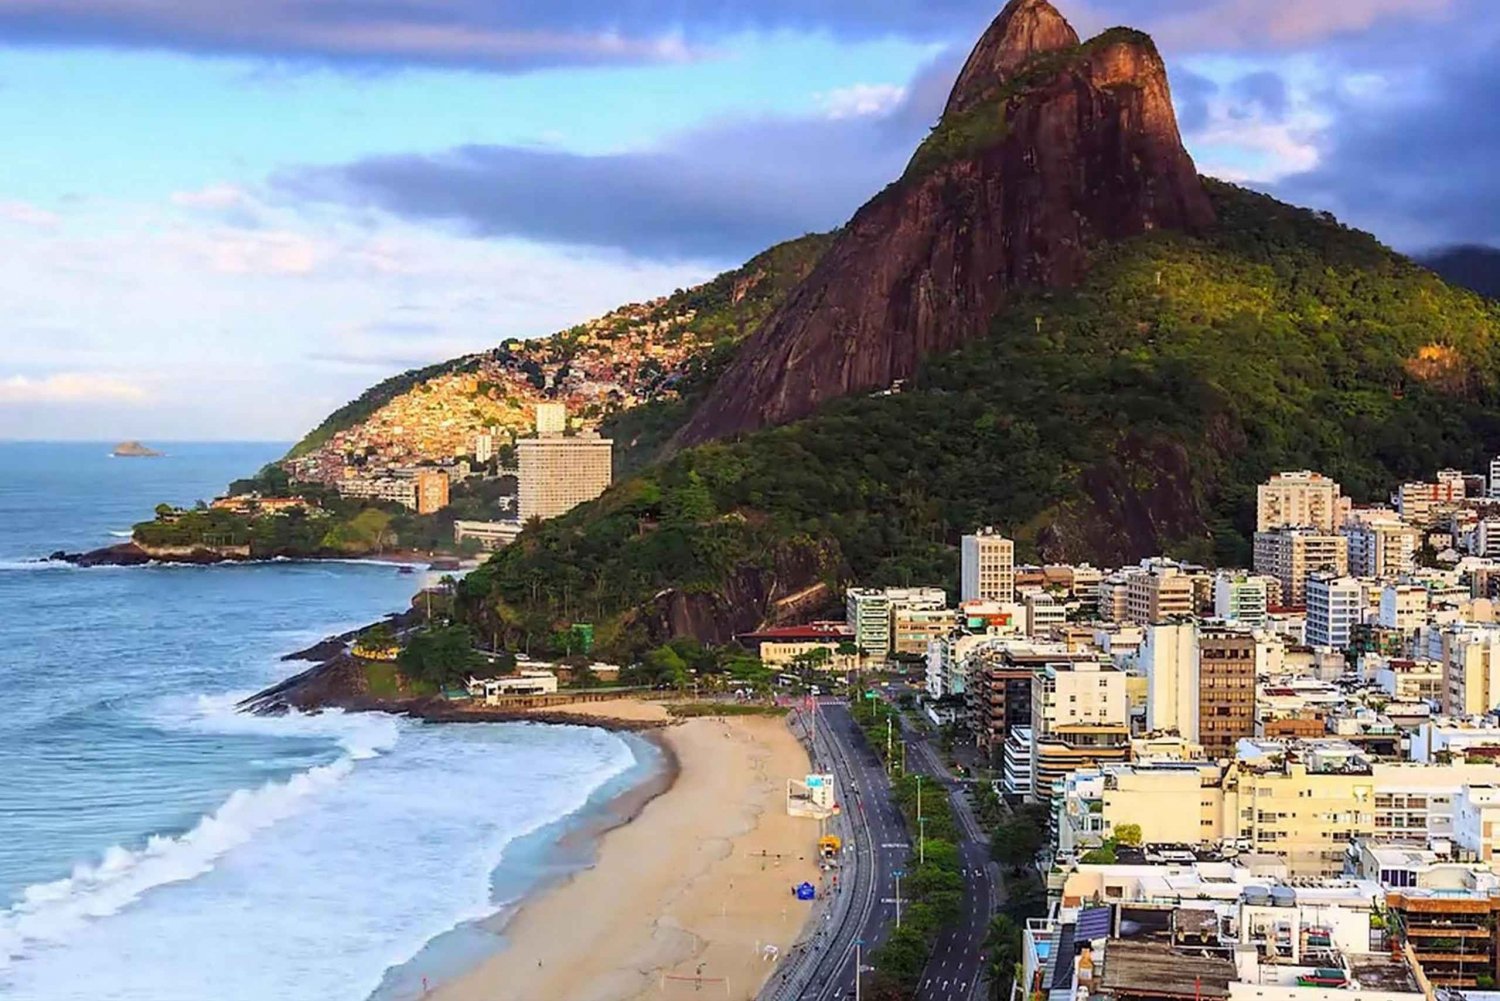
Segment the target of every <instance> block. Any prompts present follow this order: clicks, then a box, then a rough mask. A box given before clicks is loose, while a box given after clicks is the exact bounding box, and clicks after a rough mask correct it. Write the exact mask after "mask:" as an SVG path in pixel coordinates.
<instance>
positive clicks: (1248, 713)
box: [1184, 626, 1260, 758]
mask: <svg viewBox="0 0 1500 1001" xmlns="http://www.w3.org/2000/svg"><path fill="white" fill-rule="evenodd" d="M1197 646H1198V659H1197V684H1196V685H1195V686H1194V687H1195V689H1196V693H1195V694H1196V695H1197V699H1198V711H1197V718H1198V727H1197V732H1196V733H1192V734H1184V736H1188V737H1190V739H1192V740H1193V741H1195V742H1196V743H1199V744H1201V745H1203V751H1204V753H1205V754H1206V755H1207V756H1208V757H1210V758H1227V757H1231V756H1232V755H1233V754H1234V749H1235V745H1236V744H1238V742H1239V741H1240V739H1241V738H1243V737H1251V736H1254V734H1255V677H1256V665H1257V664H1258V662H1259V658H1258V653H1259V650H1260V647H1259V644H1258V642H1257V640H1256V638H1255V637H1254V636H1253V635H1252V634H1250V633H1249V632H1246V631H1243V630H1237V629H1224V628H1218V627H1211V626H1205V627H1202V628H1200V629H1199V632H1198V638H1197Z"/></svg>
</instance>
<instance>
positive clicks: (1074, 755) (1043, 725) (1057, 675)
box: [1031, 659, 1130, 802]
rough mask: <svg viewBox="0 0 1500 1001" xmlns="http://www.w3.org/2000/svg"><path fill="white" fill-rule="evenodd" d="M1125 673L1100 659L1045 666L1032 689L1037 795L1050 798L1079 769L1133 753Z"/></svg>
mask: <svg viewBox="0 0 1500 1001" xmlns="http://www.w3.org/2000/svg"><path fill="white" fill-rule="evenodd" d="M1128 712H1129V710H1128V708H1127V702H1126V694H1125V674H1124V672H1122V671H1120V670H1119V669H1117V668H1116V667H1114V666H1113V665H1112V664H1102V663H1099V662H1098V661H1094V660H1084V659H1080V660H1075V661H1071V662H1054V663H1048V664H1046V665H1045V666H1043V667H1042V668H1041V669H1040V670H1039V671H1038V672H1037V676H1036V683H1035V684H1034V685H1033V686H1032V689H1031V730H1032V733H1033V735H1034V738H1035V739H1034V740H1033V742H1032V749H1031V760H1032V769H1031V773H1032V777H1033V784H1034V795H1035V797H1036V798H1037V799H1038V800H1041V801H1043V802H1049V801H1050V800H1051V798H1052V794H1053V788H1054V786H1055V784H1056V783H1057V782H1058V781H1059V780H1060V779H1062V778H1064V777H1065V776H1067V775H1069V774H1072V773H1073V772H1074V771H1076V770H1077V769H1078V768H1081V767H1084V766H1086V765H1099V764H1105V763H1107V762H1112V761H1127V760H1129V758H1130V727H1129V723H1128V720H1129V715H1128Z"/></svg>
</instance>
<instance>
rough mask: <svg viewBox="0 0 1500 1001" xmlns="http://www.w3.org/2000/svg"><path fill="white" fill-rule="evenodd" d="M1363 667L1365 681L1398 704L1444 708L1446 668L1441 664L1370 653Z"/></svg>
mask: <svg viewBox="0 0 1500 1001" xmlns="http://www.w3.org/2000/svg"><path fill="white" fill-rule="evenodd" d="M1360 666H1361V670H1362V671H1363V673H1364V676H1365V679H1366V680H1368V681H1369V682H1370V683H1371V684H1373V685H1375V687H1377V688H1379V689H1380V690H1381V691H1383V692H1385V693H1386V694H1387V695H1389V696H1390V697H1391V699H1392V700H1394V701H1396V702H1430V703H1432V704H1433V705H1442V702H1443V665H1442V664H1441V663H1439V662H1438V661H1435V660H1410V659H1407V658H1398V657H1389V658H1388V657H1381V656H1379V655H1375V654H1366V655H1365V656H1364V657H1361V658H1360Z"/></svg>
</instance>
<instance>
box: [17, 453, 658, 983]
mask: <svg viewBox="0 0 1500 1001" xmlns="http://www.w3.org/2000/svg"><path fill="white" fill-rule="evenodd" d="M164 449H165V451H166V452H167V453H168V454H167V456H166V457H164V458H160V459H112V458H109V457H108V455H107V453H108V451H109V446H108V445H104V444H73V443H70V444H33V443H0V997H3V998H6V999H14V1001H65V999H67V1001H210V999H212V1001H270V999H276V1001H300V999H307V1001H312V999H318V1001H346V999H347V1001H364V999H366V998H370V997H372V996H375V997H377V998H379V999H381V1001H387V999H389V1001H397V999H401V998H409V997H416V996H418V995H419V994H420V993H421V983H422V979H423V977H432V978H434V980H435V979H436V978H438V977H441V976H443V975H445V974H446V973H450V972H452V971H453V970H454V969H456V968H457V967H458V966H461V965H462V964H464V963H466V962H471V961H473V960H475V959H476V958H478V957H477V954H478V953H479V952H481V951H483V950H484V949H486V948H493V947H494V946H495V944H496V941H495V939H494V936H493V935H492V934H491V933H490V932H489V931H488V930H487V929H488V928H489V926H490V924H491V922H488V921H486V920H485V919H487V918H490V917H491V916H492V915H494V914H495V912H496V911H497V909H498V908H500V907H501V905H504V904H506V903H509V902H513V901H514V900H515V899H516V898H517V897H518V896H520V895H521V894H523V893H524V892H526V891H527V890H528V889H530V888H533V887H535V886H537V885H538V884H539V881H541V880H542V879H544V878H546V877H548V876H551V875H555V874H556V873H557V872H558V867H559V866H560V865H564V864H578V863H579V862H580V861H581V860H580V859H572V860H560V859H559V857H558V856H557V854H556V852H554V851H552V850H551V846H552V845H553V844H554V843H555V842H557V841H558V840H559V836H560V835H561V834H562V833H565V832H566V831H568V830H570V829H573V828H575V827H578V826H581V825H585V824H590V823H596V822H597V820H596V819H593V814H592V813H591V811H592V812H593V813H597V812H598V811H599V810H602V809H604V804H606V803H607V801H608V800H609V798H610V797H611V796H612V795H614V793H616V792H618V791H619V790H621V789H623V788H626V787H628V786H629V785H630V784H632V783H634V782H637V781H639V780H641V779H642V778H643V777H644V776H645V775H646V774H648V773H649V772H650V771H651V770H652V769H653V768H655V767H657V766H658V765H659V762H658V761H654V760H653V759H652V754H653V751H652V750H651V749H650V748H649V745H646V744H644V742H641V741H637V740H635V739H634V738H629V737H621V736H617V735H614V734H609V733H606V732H603V731H600V730H595V729H589V728H583V727H576V728H575V727H547V726H539V725H530V724H486V725H464V726H447V727H444V726H436V725H428V724H422V723H416V722H412V721H408V720H401V719H396V718H393V717H386V716H378V715H349V714H343V713H327V714H322V715H320V716H301V717H288V718H257V717H249V716H245V715H243V714H240V713H237V712H235V711H234V706H235V703H236V702H237V701H238V700H239V699H241V698H243V697H244V696H245V695H248V694H250V693H252V692H254V691H256V690H258V689H259V688H261V687H263V686H265V685H267V684H269V683H271V682H274V681H277V680H279V679H280V678H282V677H285V676H286V675H288V674H290V673H292V672H294V671H296V670H298V669H300V667H301V666H305V665H300V666H299V665H297V664H288V663H282V662H281V661H280V660H279V658H280V656H281V655H282V654H285V653H289V652H291V651H293V650H297V649H299V648H301V647H303V646H306V645H308V644H310V643H312V642H314V641H316V640H318V639H320V638H322V637H323V636H326V635H329V634H331V633H336V632H341V631H343V630H345V629H348V628H351V627H354V626H357V625H361V624H364V623H366V622H370V621H373V620H374V619H376V618H378V617H380V616H381V615H383V614H385V613H387V612H392V611H396V610H398V609H400V608H402V607H404V606H405V605H406V604H407V602H408V601H409V599H410V596H411V593H412V592H413V591H414V590H415V587H416V586H417V584H418V583H419V582H420V581H421V579H422V578H421V577H419V576H410V575H406V576H403V575H400V574H398V573H397V571H396V569H395V568H393V567H391V566H385V565H378V564H372V563H360V562H352V561H351V562H339V563H323V562H320V563H274V564H262V565H250V566H219V567H185V566H161V567H141V568H96V569H77V568H73V567H69V566H66V565H57V564H51V563H45V562H42V563H38V562H36V560H37V558H38V557H44V556H46V555H47V554H48V553H50V552H52V551H54V550H57V549H67V550H69V551H76V550H82V549H87V548H93V547H97V546H102V545H108V544H110V543H111V542H113V541H118V539H120V538H122V537H124V536H126V535H128V532H129V529H130V526H131V524H132V522H134V521H137V520H140V519H141V518H144V517H149V513H150V511H151V509H152V508H153V507H154V506H155V505H156V504H157V503H159V502H161V501H168V502H172V503H179V504H181V503H190V502H192V501H194V500H196V499H199V498H208V497H211V496H213V495H214V494H215V493H217V492H220V491H222V490H223V488H224V486H225V484H227V483H228V482H229V480H230V479H232V478H234V477H236V476H241V475H245V474H247V473H249V472H252V471H253V470H255V469H257V468H258V467H259V466H260V465H262V464H263V463H264V462H266V461H267V460H269V459H272V458H274V457H276V456H277V455H279V454H281V452H282V451H283V450H284V446H282V445H277V444H233V445H224V444H211V445H210V444H170V445H167V446H164Z"/></svg>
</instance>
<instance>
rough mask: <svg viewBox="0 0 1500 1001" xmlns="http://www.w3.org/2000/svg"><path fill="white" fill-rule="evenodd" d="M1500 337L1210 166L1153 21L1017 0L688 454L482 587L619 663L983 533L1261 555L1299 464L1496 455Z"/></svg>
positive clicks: (1133, 552) (791, 607)
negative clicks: (1204, 165) (1211, 175)
mask: <svg viewBox="0 0 1500 1001" xmlns="http://www.w3.org/2000/svg"><path fill="white" fill-rule="evenodd" d="M1497 345H1500V305H1497V304H1496V303H1493V302H1489V301H1487V300H1485V299H1483V298H1481V297H1480V296H1478V295H1475V294H1473V293H1471V292H1468V291H1464V290H1461V289H1458V288H1454V287H1451V286H1449V285H1447V284H1445V283H1444V282H1443V281H1442V280H1441V279H1440V278H1439V277H1438V276H1437V275H1435V274H1433V273H1432V272H1431V271H1429V270H1427V269H1426V268H1423V267H1420V266H1418V265H1417V264H1414V263H1413V262H1411V261H1409V260H1407V259H1406V258H1404V257H1401V256H1400V255H1398V254H1396V253H1394V252H1392V251H1391V250H1389V249H1388V248H1386V247H1384V246H1382V245H1381V244H1380V243H1379V242H1378V241H1376V240H1375V239H1374V238H1373V237H1371V236H1370V235H1369V234H1365V233H1360V232H1357V231H1355V230H1351V229H1349V228H1347V227H1344V226H1341V225H1339V224H1338V222H1337V221H1336V220H1334V219H1333V218H1332V217H1331V216H1328V215H1327V214H1326V213H1317V212H1311V211H1307V210H1304V209H1298V208H1294V207H1292V206H1289V205H1285V204H1282V203H1280V202H1277V201H1275V200H1273V199H1271V198H1268V197H1266V196H1264V195H1259V194H1255V193H1253V192H1250V191H1246V190H1243V189H1240V188H1237V187H1234V186H1232V185H1226V184H1221V183H1218V182H1213V181H1205V180H1200V179H1199V178H1198V177H1197V175H1196V173H1195V172H1194V170H1193V166H1192V163H1191V161H1190V160H1188V158H1187V155H1186V154H1185V153H1184V152H1183V151H1182V148H1181V145H1180V143H1179V142H1178V139H1177V131H1176V127H1175V124H1174V123H1173V120H1172V114H1171V107H1170V105H1169V103H1168V95H1167V83H1166V76H1165V71H1164V70H1163V68H1162V65H1161V60H1160V58H1159V57H1158V56H1157V54H1156V50H1155V48H1154V46H1152V45H1151V43H1150V40H1149V39H1147V38H1146V37H1145V36H1142V35H1139V34H1138V33H1135V32H1132V31H1128V30H1125V29H1115V30H1113V31H1110V32H1106V33H1105V34H1104V35H1102V36H1100V37H1099V38H1097V39H1094V40H1092V41H1089V42H1085V43H1078V42H1077V39H1076V37H1075V36H1074V35H1073V33H1072V31H1071V29H1070V28H1068V27H1067V25H1066V22H1064V21H1063V20H1062V19H1061V17H1060V16H1058V15H1057V12H1056V11H1055V10H1054V9H1053V8H1052V7H1051V6H1050V5H1049V4H1047V3H1045V2H1042V0H1013V2H1012V3H1011V4H1010V5H1009V6H1007V7H1006V9H1005V11H1003V12H1002V14H1001V16H1000V18H999V20H997V21H996V22H995V25H994V26H993V27H992V28H991V29H990V31H989V32H988V33H987V34H986V36H985V38H984V39H983V40H982V41H981V43H980V45H979V46H978V47H977V48H976V49H975V53H974V56H973V57H972V58H971V59H970V61H969V64H968V65H967V66H966V67H965V69H964V71H963V74H962V75H961V77H960V79H959V82H958V84H957V86H955V88H954V92H953V98H952V100H951V102H950V105H949V108H948V111H947V113H946V114H945V115H944V117H943V121H942V122H941V123H940V125H939V127H938V128H937V129H936V130H934V132H933V134H932V136H930V137H929V138H928V140H927V141H926V142H925V143H924V144H923V145H922V147H921V149H919V150H918V151H917V153H916V155H915V156H914V157H913V158H912V161H911V165H910V166H909V168H908V169H907V171H906V173H905V175H904V176H903V177H902V178H900V179H899V180H897V181H896V182H895V183H894V184H893V185H892V186H891V187H890V188H888V189H887V190H886V191H885V192H883V193H881V194H880V195H878V196H877V197H876V198H875V199H874V200H873V201H872V202H871V203H870V204H869V205H867V206H866V207H865V208H864V209H862V210H861V211H860V212H859V214H858V215H857V216H856V217H855V218H854V220H853V221H852V222H851V223H850V224H849V225H848V226H847V227H845V228H844V229H843V230H841V231H840V232H839V233H837V234H835V235H834V237H833V242H832V245H831V246H830V247H829V248H828V249H827V251H826V252H824V253H823V255H822V257H821V258H820V260H819V261H818V263H817V264H816V266H815V267H814V268H812V270H811V273H810V274H808V276H807V278H806V279H805V280H804V281H802V282H801V283H800V285H798V286H797V287H796V288H795V289H793V290H792V291H791V292H790V294H789V295H787V296H786V298H785V300H784V301H783V302H782V303H781V304H780V305H779V307H777V308H775V309H774V311H773V312H772V313H771V315H770V317H769V319H768V320H767V322H766V323H765V325H764V326H763V327H761V328H760V329H759V330H758V331H757V332H756V333H755V334H754V335H752V336H751V337H749V338H748V339H747V340H745V341H744V342H742V344H741V346H740V347H739V349H738V350H737V352H736V353H735V355H734V360H733V361H732V362H730V364H729V366H728V368H727V369H726V371H725V373H724V374H723V375H722V376H721V377H720V378H719V379H717V381H713V382H712V386H711V387H710V388H709V389H707V391H706V392H705V393H703V395H702V399H703V403H702V404H701V405H700V406H699V407H698V408H697V410H696V413H695V415H694V416H693V418H692V420H691V423H690V424H689V425H688V427H687V429H686V431H684V432H683V433H681V434H680V435H679V437H678V445H679V448H678V449H677V451H676V452H675V453H674V454H672V455H671V456H670V457H669V458H667V459H666V460H665V461H659V462H656V463H654V464H650V465H647V466H646V467H645V468H642V469H641V470H640V471H639V472H638V473H637V474H636V475H632V476H629V477H626V478H623V479H621V480H620V481H618V482H617V483H616V484H615V486H614V487H612V488H611V489H610V490H609V491H607V492H606V493H605V494H604V495H603V496H602V497H600V498H599V499H598V500H596V501H594V502H591V503H589V504H585V505H583V506H581V507H579V508H577V509H575V510H574V511H572V512H570V513H569V514H567V515H565V516H563V517H561V518H558V519H554V520H552V521H550V522H547V523H545V524H543V525H541V526H538V527H534V528H530V529H528V530H527V531H525V532H523V533H522V535H521V536H520V538H519V539H518V540H517V542H516V543H515V544H513V545H512V546H510V547H509V548H508V549H506V550H504V551H502V552H500V553H499V554H497V555H496V556H495V557H494V558H493V559H491V560H490V561H489V562H488V563H487V564H486V565H485V566H483V567H481V568H480V569H478V570H476V571H475V572H474V573H472V574H471V575H469V577H467V578H466V579H465V581H464V582H463V584H462V585H461V589H460V603H459V608H460V612H461V614H462V615H464V616H467V617H468V618H469V619H470V620H471V621H472V622H473V624H474V625H475V626H476V627H477V628H478V629H479V630H480V631H481V632H482V633H483V634H484V635H494V636H497V637H500V638H502V640H508V641H510V642H513V643H516V644H521V643H526V644H529V646H530V647H531V649H533V650H535V649H537V648H538V647H539V646H540V647H545V646H546V645H547V644H548V643H549V642H550V640H549V637H551V636H553V635H554V634H555V631H556V630H557V629H558V628H559V627H560V626H562V625H565V624H567V623H572V622H579V621H587V622H592V623H594V624H595V628H596V636H597V638H598V643H599V646H600V648H601V649H602V650H603V651H605V652H607V653H609V654H613V655H617V656H621V657H630V656H633V655H636V654H639V653H640V652H641V651H642V650H643V649H646V648H649V647H651V646H652V645H654V644H658V643H661V642H663V641H666V640H669V639H672V638H675V637H682V636H691V637H694V638H697V639H699V640H701V641H703V642H705V643H724V642H728V641H730V640H731V639H732V638H733V637H734V636H735V635H736V634H737V633H740V632H744V631H746V630H748V629H750V628H753V627H755V626H758V625H761V624H763V623H772V622H778V621H796V620H801V619H805V618H806V617H807V616H809V615H811V614H814V613H815V612H816V611H818V610H819V607H820V606H824V607H823V610H825V611H833V610H834V608H833V607H832V602H833V599H835V598H836V596H837V594H838V590H839V588H840V587H841V586H843V585H844V584H846V583H848V582H851V581H858V582H859V583H861V584H864V585H870V586H880V585H911V584H945V585H947V586H948V587H950V588H952V587H954V586H955V585H956V583H957V563H958V560H957V543H958V538H959V536H960V535H962V534H963V533H964V532H967V531H970V530H972V529H973V528H974V527H975V526H977V525H986V524H992V525H995V526H997V527H999V528H1000V529H1002V530H1003V531H1005V532H1007V533H1009V534H1010V535H1012V536H1013V537H1014V538H1015V539H1016V540H1017V545H1018V556H1019V557H1020V558H1022V559H1046V560H1053V559H1058V560H1084V559H1088V560H1092V561H1094V562H1095V563H1097V564H1101V565H1118V564H1120V563H1122V562H1125V561H1132V560H1137V559H1140V558H1141V557H1143V556H1147V555H1152V554H1156V553H1168V554H1172V555H1176V556H1180V557H1183V558H1190V559H1196V560H1203V561H1207V562H1217V563H1221V564H1239V565H1242V564H1244V563H1247V562H1248V560H1249V556H1250V544H1249V540H1250V534H1251V532H1252V531H1253V529H1254V499H1255V486H1256V484H1257V483H1258V482H1260V481H1262V480H1263V479H1264V478H1265V477H1266V476H1267V475H1269V474H1270V473H1272V472H1275V471H1277V470H1281V469H1300V468H1316V469H1320V470H1322V471H1323V472H1325V473H1327V474H1329V475H1331V476H1333V477H1335V478H1337V479H1338V480H1339V481H1340V482H1341V483H1343V484H1344V487H1345V491H1346V493H1348V494H1349V495H1351V496H1353V497H1354V498H1355V499H1356V500H1359V501H1365V502H1368V501H1375V500H1379V499H1383V498H1384V497H1386V496H1387V495H1388V493H1389V491H1390V490H1391V489H1392V487H1393V486H1394V485H1396V484H1398V483H1400V482H1403V481H1405V480H1408V479H1416V478H1426V477H1430V476H1432V475H1433V473H1434V471H1435V470H1436V469H1438V468H1441V467H1445V466H1455V467H1461V468H1468V469H1477V468H1481V466H1482V464H1483V463H1484V462H1485V461H1487V457H1488V456H1489V455H1491V454H1494V453H1495V452H1496V451H1497V450H1500V350H1497ZM898 379H904V380H905V383H904V385H902V386H901V387H900V391H899V392H887V391H885V390H886V389H887V387H889V386H890V384H891V383H892V382H893V381H895V380H898ZM876 390H878V391H876ZM681 415H682V414H681V411H679V412H678V414H677V416H678V417H680V416H681ZM668 423H670V422H668ZM762 425H774V426H762ZM757 428H758V430H757ZM713 439H717V440H713ZM695 442H701V443H700V444H693V443H695Z"/></svg>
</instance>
